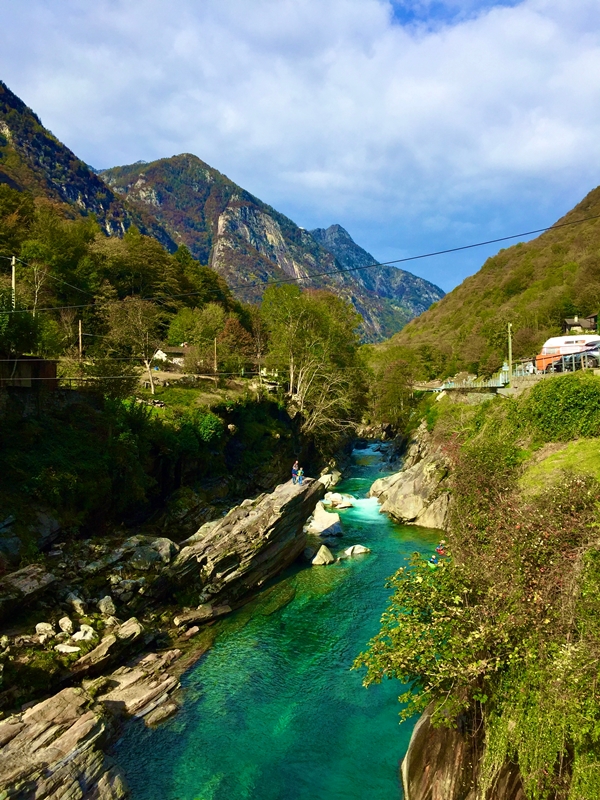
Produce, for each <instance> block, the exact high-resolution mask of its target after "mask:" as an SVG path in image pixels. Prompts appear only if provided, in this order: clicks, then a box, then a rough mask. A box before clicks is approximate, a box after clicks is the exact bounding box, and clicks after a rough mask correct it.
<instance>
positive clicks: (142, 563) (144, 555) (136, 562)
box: [129, 545, 161, 570]
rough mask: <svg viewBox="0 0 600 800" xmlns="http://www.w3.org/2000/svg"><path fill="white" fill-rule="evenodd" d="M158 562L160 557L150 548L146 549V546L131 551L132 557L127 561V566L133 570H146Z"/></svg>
mask: <svg viewBox="0 0 600 800" xmlns="http://www.w3.org/2000/svg"><path fill="white" fill-rule="evenodd" d="M160 560H161V557H160V555H159V554H158V553H157V552H156V550H153V549H152V547H148V546H147V545H142V546H141V547H136V549H135V550H134V551H133V555H132V556H131V558H130V559H129V564H130V565H131V566H132V567H133V568H134V569H141V570H148V569H151V568H152V567H153V566H154V565H155V564H156V562H157V561H160Z"/></svg>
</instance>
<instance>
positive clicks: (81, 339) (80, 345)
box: [79, 320, 83, 361]
mask: <svg viewBox="0 0 600 800" xmlns="http://www.w3.org/2000/svg"><path fill="white" fill-rule="evenodd" d="M82 357H83V332H82V327H81V320H79V360H80V361H81V359H82Z"/></svg>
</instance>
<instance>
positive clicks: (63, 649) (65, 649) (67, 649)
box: [54, 644, 81, 655]
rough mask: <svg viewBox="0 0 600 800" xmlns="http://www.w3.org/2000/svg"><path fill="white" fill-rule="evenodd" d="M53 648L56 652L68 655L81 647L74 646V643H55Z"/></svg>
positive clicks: (78, 651)
mask: <svg viewBox="0 0 600 800" xmlns="http://www.w3.org/2000/svg"><path fill="white" fill-rule="evenodd" d="M54 649H55V650H56V652H57V653H63V654H64V655H70V654H71V653H80V652H81V648H80V647H75V645H71V644H57V645H56V646H55V647H54Z"/></svg>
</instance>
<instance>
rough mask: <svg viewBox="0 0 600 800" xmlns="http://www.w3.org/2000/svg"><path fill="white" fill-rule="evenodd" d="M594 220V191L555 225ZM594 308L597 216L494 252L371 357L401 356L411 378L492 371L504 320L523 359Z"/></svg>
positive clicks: (599, 247)
mask: <svg viewBox="0 0 600 800" xmlns="http://www.w3.org/2000/svg"><path fill="white" fill-rule="evenodd" d="M597 215H600V188H597V189H594V190H593V191H592V192H590V193H589V194H588V196H587V197H586V198H585V199H584V200H583V201H582V202H581V203H579V205H577V206H576V207H575V208H574V209H573V210H572V211H570V212H569V213H568V214H567V215H566V216H565V217H563V218H562V219H561V220H559V223H558V224H560V223H565V222H573V221H575V220H579V219H585V218H586V217H594V216H597ZM599 307H600V219H594V220H590V221H589V222H584V223H582V224H581V225H572V226H568V227H564V228H557V229H555V230H550V231H547V232H546V233H544V234H542V235H541V236H540V237H538V238H537V239H534V240H533V241H531V242H527V243H519V244H516V245H514V246H513V247H509V248H507V249H503V250H500V252H499V253H498V254H497V255H496V256H494V257H493V258H489V259H488V260H487V261H486V262H485V264H484V265H483V267H482V268H481V269H480V270H479V272H477V273H476V274H475V275H473V276H471V277H469V278H467V279H466V280H464V281H463V282H462V283H461V284H460V286H458V287H457V288H456V289H454V290H453V291H452V292H450V293H449V294H447V295H446V296H445V297H444V298H443V299H442V300H440V301H439V302H438V303H435V304H434V305H433V306H432V307H431V308H430V309H429V310H428V311H426V312H425V313H424V314H421V316H420V317H418V318H416V319H414V320H412V321H411V322H409V323H408V325H406V327H405V328H403V330H402V331H400V333H398V334H396V335H395V336H394V337H392V339H390V340H389V341H388V342H385V343H383V344H381V345H378V346H376V347H375V348H374V350H373V354H372V355H373V358H374V359H375V360H376V361H377V360H384V361H385V360H390V359H394V358H405V359H408V360H410V361H411V362H413V363H414V365H415V368H416V370H417V372H418V377H421V378H432V377H438V376H447V375H453V374H455V373H456V372H458V371H459V370H468V371H470V372H475V373H479V374H490V373H492V372H494V371H496V370H497V369H498V368H499V367H500V366H501V365H502V362H503V361H504V360H505V359H506V358H507V323H509V322H511V323H512V325H513V355H514V357H515V358H527V357H530V356H532V355H535V354H536V353H537V352H539V348H540V346H541V345H542V343H543V342H544V341H545V340H546V339H547V338H549V337H550V336H553V335H557V334H559V333H560V331H561V323H562V320H563V318H564V317H567V316H573V315H575V314H578V315H579V316H587V315H588V314H591V313H596V312H597V311H598V309H599Z"/></svg>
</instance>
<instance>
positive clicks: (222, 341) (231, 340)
mask: <svg viewBox="0 0 600 800" xmlns="http://www.w3.org/2000/svg"><path fill="white" fill-rule="evenodd" d="M253 353H254V343H253V341H252V336H251V335H250V334H249V333H248V331H247V330H246V329H245V328H244V327H243V326H242V324H241V322H240V321H239V319H238V318H237V317H236V315H235V314H229V316H228V317H227V320H226V321H225V326H224V327H223V330H222V331H221V333H220V334H219V335H218V337H217V354H218V357H219V359H220V360H221V361H222V363H223V366H224V368H225V370H226V371H228V372H241V370H242V369H243V368H244V367H245V366H246V365H247V364H248V362H249V361H250V360H251V359H252V355H253Z"/></svg>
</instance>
